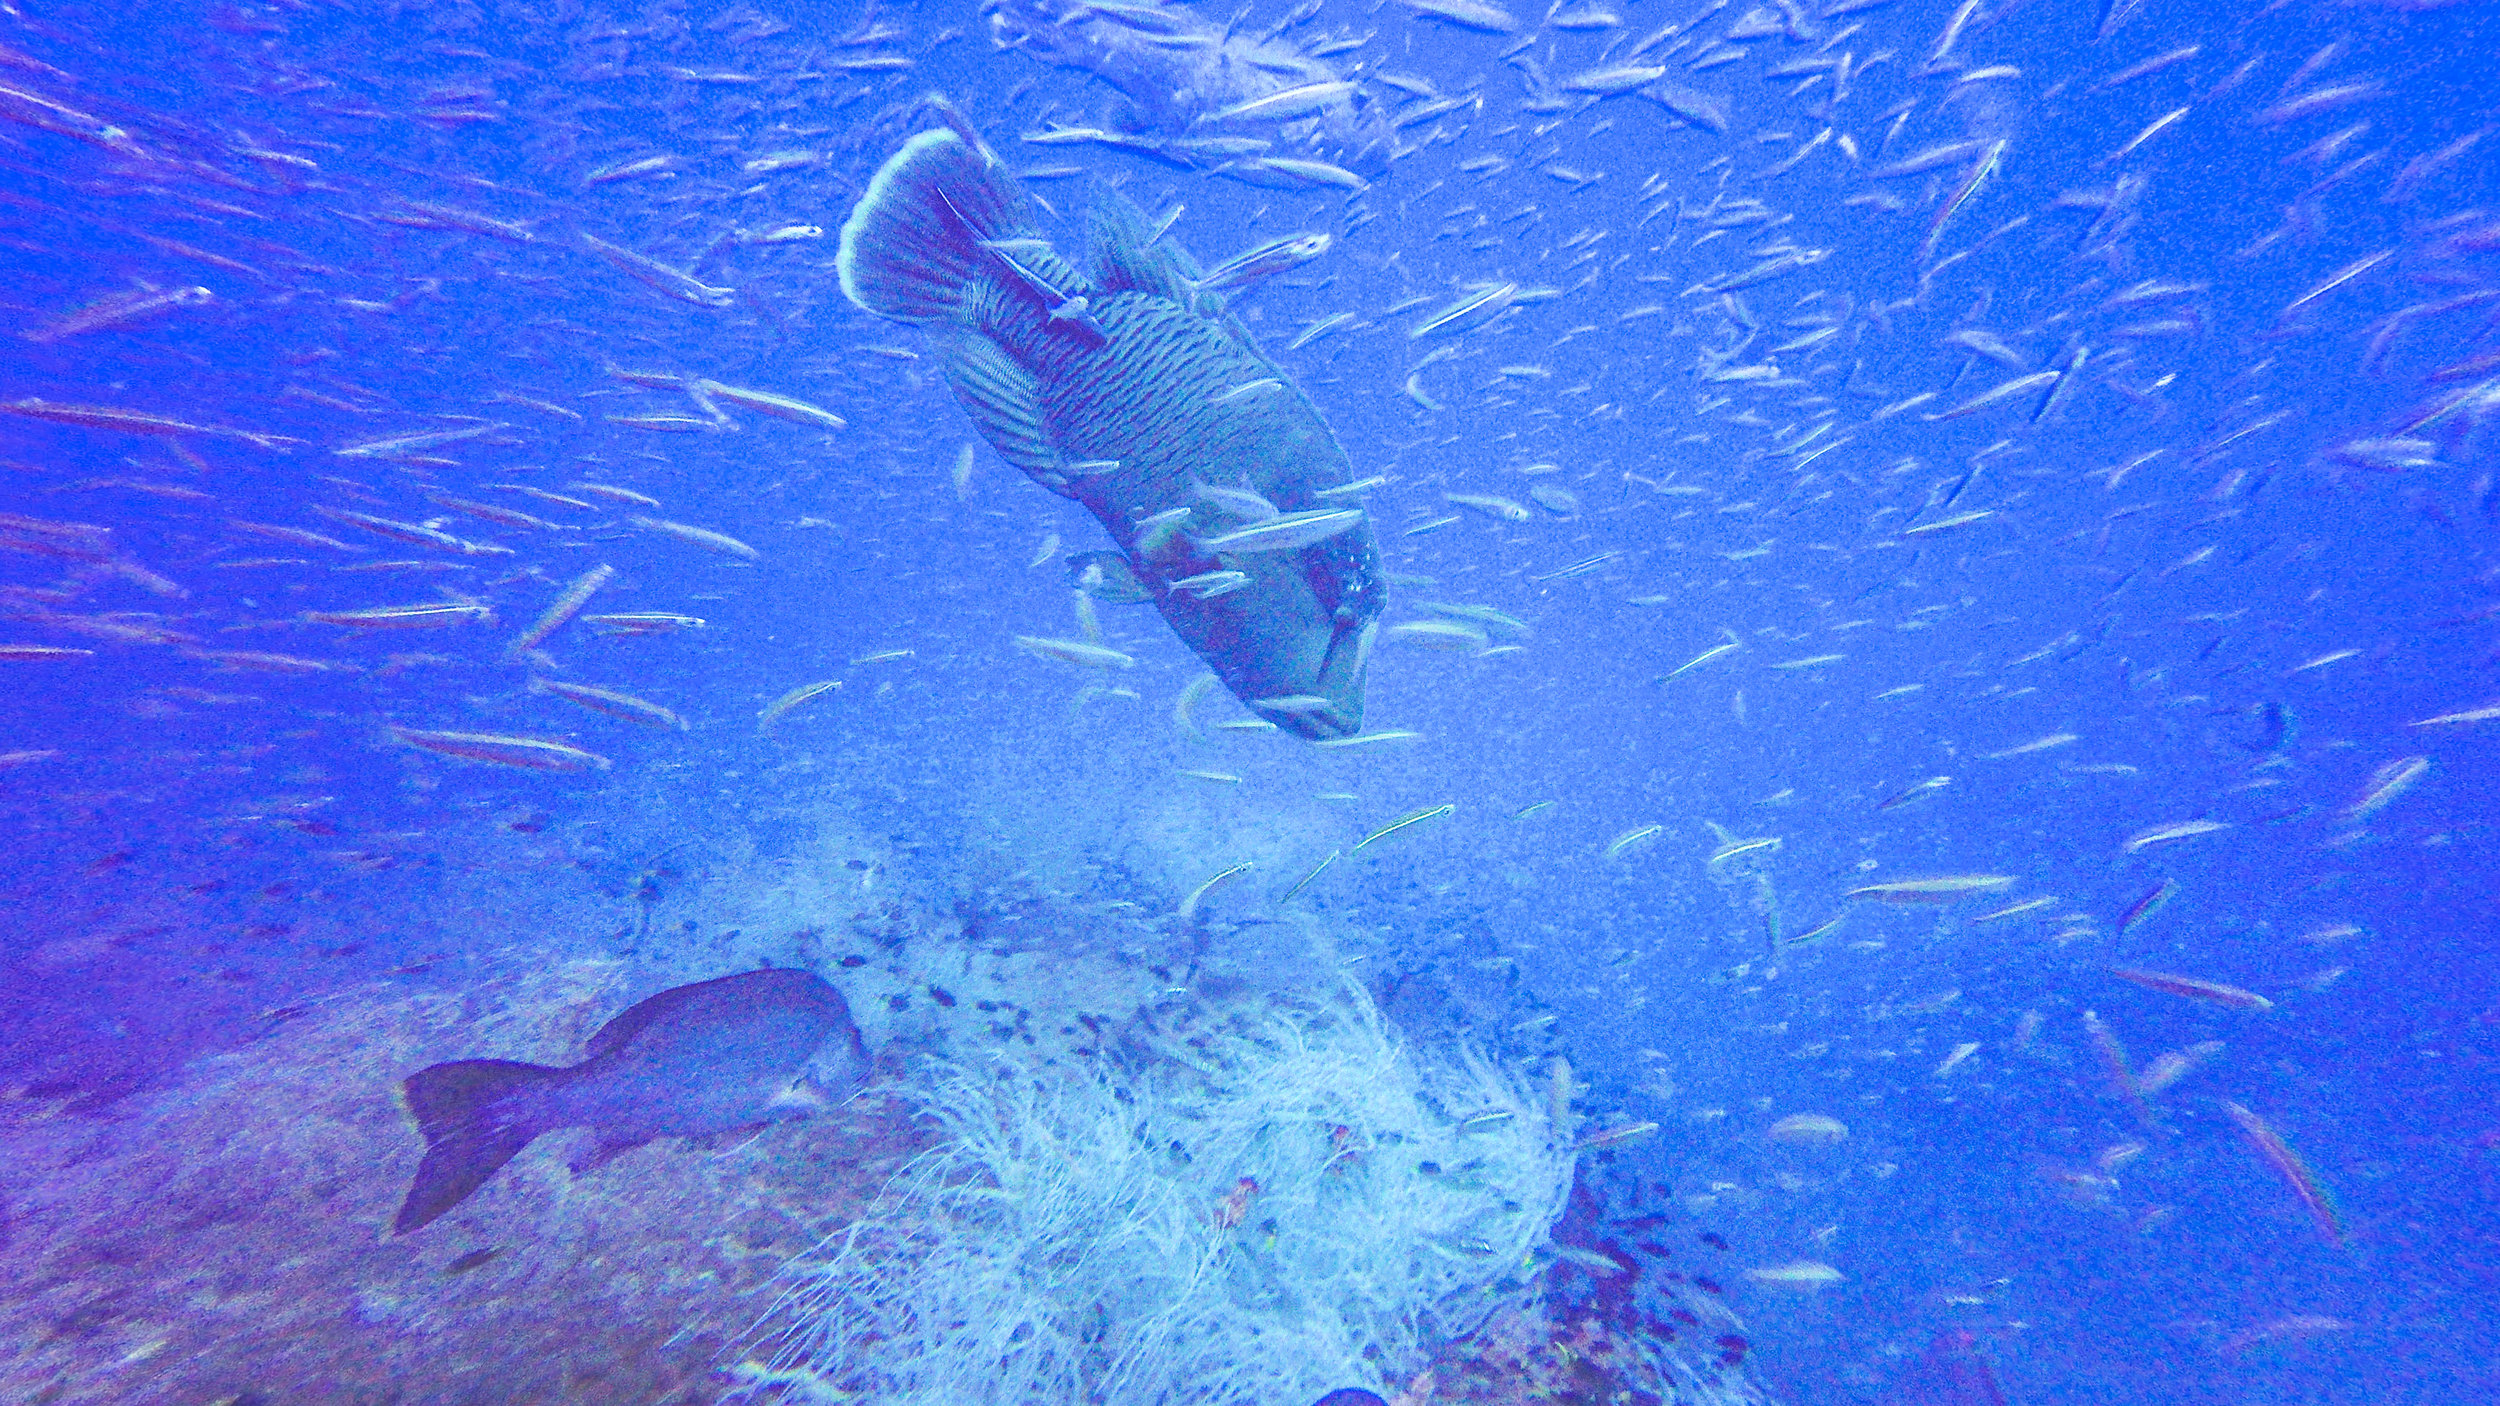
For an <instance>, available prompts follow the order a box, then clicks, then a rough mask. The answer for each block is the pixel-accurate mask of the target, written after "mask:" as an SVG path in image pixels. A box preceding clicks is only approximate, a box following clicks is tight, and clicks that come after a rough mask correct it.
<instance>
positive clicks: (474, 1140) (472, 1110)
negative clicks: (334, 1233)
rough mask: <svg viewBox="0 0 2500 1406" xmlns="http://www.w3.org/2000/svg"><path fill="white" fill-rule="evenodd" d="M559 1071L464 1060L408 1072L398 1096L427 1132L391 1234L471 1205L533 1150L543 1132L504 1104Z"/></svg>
mask: <svg viewBox="0 0 2500 1406" xmlns="http://www.w3.org/2000/svg"><path fill="white" fill-rule="evenodd" d="M560 1072H561V1071H559V1070H555V1069H551V1068H549V1067H548V1066H546V1065H543V1064H523V1063H520V1062H519V1061H517V1060H509V1059H461V1060H454V1061H452V1062H451V1063H449V1064H437V1065H432V1066H429V1067H427V1068H424V1069H420V1070H418V1071H417V1072H416V1073H414V1074H411V1075H409V1076H408V1081H407V1082H406V1083H405V1084H403V1085H401V1086H400V1092H401V1095H402V1097H403V1098H404V1099H405V1100H406V1102H407V1105H408V1111H409V1113H411V1114H412V1115H414V1116H415V1118H416V1120H417V1131H419V1132H421V1133H423V1134H424V1135H425V1160H424V1161H423V1162H421V1163H419V1164H418V1166H417V1179H416V1182H415V1184H414V1185H412V1186H410V1187H409V1188H408V1199H407V1200H405V1201H403V1202H401V1203H400V1206H399V1215H398V1216H397V1217H395V1218H394V1219H393V1220H392V1221H391V1233H392V1234H394V1235H405V1234H407V1233H408V1232H409V1231H412V1230H415V1229H417V1228H418V1227H419V1226H422V1225H424V1224H426V1223H427V1222H429V1221H431V1220H433V1219H434V1218H435V1217H437V1216H439V1215H441V1214H443V1213H444V1212H445V1211H448V1210H450V1209H451V1208H452V1207H454V1206H457V1205H459V1204H460V1203H461V1202H462V1201H465V1200H467V1199H468V1196H469V1193H470V1192H473V1191H475V1190H477V1189H478V1188H479V1187H481V1186H484V1185H485V1184H486V1179H487V1178H488V1177H491V1176H493V1175H494V1174H495V1173H496V1172H497V1171H499V1170H501V1169H502V1167H503V1164H504V1163H506V1162H509V1161H511V1160H512V1159H513V1158H514V1157H515V1156H518V1155H519V1154H520V1151H521V1149H522V1148H524V1147H527V1146H529V1143H530V1139H531V1138H534V1137H536V1136H538V1134H539V1132H540V1131H541V1130H540V1129H539V1128H537V1127H535V1126H531V1125H529V1123H528V1121H527V1120H518V1121H516V1120H515V1119H514V1117H513V1113H514V1112H515V1110H513V1109H512V1108H510V1107H508V1106H507V1105H506V1100H507V1099H508V1098H509V1097H510V1096H511V1095H512V1094H514V1093H517V1092H519V1091H521V1090H522V1089H526V1088H528V1087H529V1086H531V1085H533V1084H536V1083H538V1082H539V1081H540V1080H542V1079H545V1078H546V1077H547V1076H549V1075H551V1074H556V1073H560Z"/></svg>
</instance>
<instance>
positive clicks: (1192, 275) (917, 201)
mask: <svg viewBox="0 0 2500 1406" xmlns="http://www.w3.org/2000/svg"><path fill="white" fill-rule="evenodd" d="M948 116H949V119H950V124H951V125H950V128H949V129H946V130H938V131H930V132H923V133H921V134H920V135H918V136H915V137H913V138H911V139H910V140H909V141H907V142H905V143H904V144H903V147H902V149H901V150H900V151H898V152H896V153H895V154H894V156H893V157H892V158H891V159H889V160H888V161H887V162H886V163H885V165H884V166H883V167H882V168H881V169H879V170H878V172H877V174H876V177H875V179H874V180H872V181H871V182H870V183H869V186H868V190H867V193H866V194H864V195H862V196H861V197H860V200H859V204H858V205H857V206H856V207H854V208H853V209H852V211H851V216H850V219H849V220H848V221H847V222H846V223H845V224H844V225H843V226H842V248H841V255H840V264H839V267H840V270H841V276H842V290H843V292H844V293H846V294H848V295H849V297H850V299H851V301H852V302H854V303H856V304H858V305H859V306H860V307H862V308H864V309H866V310H867V311H869V312H872V313H875V314H877V315H879V316H882V317H888V318H893V319H895V320H897V321H900V322H908V323H914V324H917V325H919V326H920V327H922V328H924V329H926V330H927V331H928V332H929V334H930V335H931V337H932V338H933V339H934V340H935V341H936V342H937V344H938V348H939V350H940V354H941V356H942V359H943V362H944V365H945V368H946V377H947V380H948V382H949V383H950V384H951V385H952V386H953V387H954V390H955V398H956V400H957V401H959V402H960V403H961V404H962V405H963V407H964V410H965V412H966V413H967V414H969V415H970V416H971V417H972V420H973V423H974V424H975V425H976V426H977V427H978V428H979V429H980V431H981V433H982V435H983V437H984V438H986V439H988V441H989V442H990V444H991V445H992V446H993V447H994V448H996V449H997V450H998V452H999V454H1000V456H1001V457H1003V458H1005V459H1006V460H1007V461H1008V462H1009V463H1011V464H1014V465H1015V466H1016V467H1018V468H1020V469H1022V470H1024V471H1025V473H1026V474H1028V475H1030V476H1031V477H1032V478H1033V479H1034V480H1035V481H1036V482H1039V483H1041V484H1042V485H1043V486H1044V487H1046V488H1049V489H1050V490H1051V491H1053V492H1055V493H1058V494H1060V495H1062V496H1064V497H1068V498H1072V499H1074V500H1076V501H1077V502H1079V503H1082V504H1084V505H1085V506H1086V507H1087V508H1088V509H1090V510H1092V512H1093V514H1094V516H1095V517H1096V518H1097V519H1098V520H1099V521H1100V522H1101V523H1102V525H1103V528H1104V530H1106V531H1108V532H1109V533H1110V534H1111V538H1112V540H1113V541H1114V542H1117V543H1118V544H1119V546H1120V548H1121V550H1122V552H1123V553H1124V554H1125V558H1126V561H1127V563H1128V565H1129V568H1130V570H1131V571H1132V573H1133V574H1134V575H1135V577H1136V579H1137V582H1138V584H1139V586H1140V587H1142V589H1143V590H1144V592H1145V594H1147V595H1148V596H1150V597H1151V598H1152V599H1153V601H1154V603H1155V606H1156V608H1157V609H1159V610H1160V611H1161V612H1162V613H1163V618H1164V620H1165V621H1166V622H1168V623H1169V624H1170V625H1171V627H1172V630H1173V632H1174V633H1175V634H1177V635H1179V636H1180V637H1181V639H1182V641H1183V642H1185V643H1186V644H1188V645H1189V647H1190V648H1191V649H1193V650H1196V651H1197V653H1198V655H1199V657H1200V658H1202V659H1204V660H1205V661H1206V662H1207V665H1208V667H1209V668H1211V669H1213V670H1214V671H1215V675H1216V677H1217V678H1219V679H1221V680H1222V681H1223V683H1224V686H1225V687H1227V688H1229V689H1231V690H1232V691H1233V694H1234V695H1235V696H1236V697H1238V698H1240V699H1241V700H1242V701H1243V702H1244V703H1245V704H1248V705H1250V706H1251V707H1253V708H1254V709H1255V708H1257V707H1258V706H1259V705H1258V700H1278V699H1293V700H1295V703H1294V706H1293V707H1292V708H1291V709H1289V710H1279V711H1274V712H1272V713H1270V714H1269V716H1270V717H1271V720H1272V721H1274V722H1275V723H1277V724H1278V725H1279V726H1281V727H1284V728H1287V729H1289V730H1291V731H1293V732H1295V733H1297V734H1299V735H1301V736H1303V737H1306V738H1310V739H1313V740H1325V739H1328V738H1336V737H1345V736H1350V735H1352V734H1353V733H1355V732H1357V731H1358V730H1360V728H1361V726H1362V721H1363V671H1364V664H1365V661H1366V658H1367V656H1368V655H1369V653H1370V649H1371V643H1372V639H1373V637H1374V635H1375V634H1376V633H1377V630H1378V623H1377V622H1378V619H1379V616H1380V612H1381V608H1382V606H1383V605H1384V604H1385V603H1386V597H1387V592H1386V588H1385V587H1384V585H1383V583H1382V577H1381V570H1380V559H1379V551H1378V549H1377V547H1376V546H1375V545H1374V543H1373V539H1372V532H1371V525H1370V523H1369V522H1368V521H1367V520H1365V519H1364V518H1363V517H1362V515H1361V514H1360V513H1359V512H1349V511H1347V510H1346V507H1345V505H1344V504H1342V503H1338V502H1333V501H1330V500H1328V499H1325V498H1322V497H1320V496H1319V494H1320V492H1321V491H1322V490H1325V489H1329V488H1333V487H1338V486H1341V485H1343V484H1346V483H1348V482H1350V481H1352V479H1353V478H1354V473H1353V468H1352V465H1351V464H1350V463H1349V461H1348V460H1347V458H1346V454H1345V450H1344V449H1342V448H1340V447H1339V446H1338V444H1337V439H1336V436H1335V435H1334V434H1332V433H1331V432H1330V431H1329V428H1328V424H1327V422H1326V421H1325V420H1323V419H1321V418H1320V414H1319V411H1318V410H1317V409H1316V408H1315V407H1313V406H1312V404H1311V402H1310V400H1309V399H1308V398H1306V397H1305V396H1304V395H1303V394H1302V392H1301V391H1300V390H1299V389H1298V388H1296V387H1295V386H1294V385H1293V384H1292V382H1291V381H1290V380H1289V379H1288V378H1287V377H1286V375H1285V373H1284V371H1283V369H1282V368H1280V367H1278V366H1277V365H1276V364H1275V363H1274V362H1271V361H1269V360H1268V359H1267V358H1266V357H1265V356H1263V355H1261V354H1260V352H1259V350H1258V348H1257V347H1255V346H1253V345H1252V343H1251V340H1250V335H1249V333H1248V331H1247V330H1246V329H1244V328H1243V327H1242V325H1241V323H1240V322H1239V321H1238V320H1237V319H1235V318H1234V317H1233V316H1231V315H1230V314H1229V313H1227V312H1226V311H1225V310H1224V303H1223V300H1222V299H1221V298H1219V297H1217V296H1216V295H1214V294H1213V293H1210V292H1203V291H1199V290H1198V288H1197V287H1196V286H1195V285H1197V283H1198V282H1199V280H1200V278H1201V274H1200V270H1199V268H1198V266H1197V264H1196V262H1195V261H1194V260H1192V259H1191V258H1190V257H1189V256H1188V255H1187V254H1185V253H1183V252H1181V251H1180V250H1179V249H1177V248H1175V247H1174V246H1173V245H1172V244H1170V243H1169V242H1160V243H1159V242H1157V241H1156V240H1155V238H1154V233H1153V231H1152V229H1151V228H1149V227H1148V225H1147V223H1146V220H1145V217H1144V216H1143V215H1142V214H1141V213H1140V212H1139V211H1138V209H1137V207H1136V206H1134V205H1132V204H1131V203H1129V202H1128V201H1127V200H1126V199H1124V198H1122V197H1120V196H1118V195H1117V194H1113V193H1108V192H1106V193H1104V195H1103V198H1101V199H1100V200H1098V201H1097V203H1096V206H1095V210H1094V217H1093V225H1092V250H1091V252H1092V257H1093V264H1094V270H1093V273H1092V274H1091V275H1090V276H1089V275H1087V274H1085V273H1081V272H1079V271H1078V270H1077V269H1076V268H1075V267H1074V266H1073V265H1071V264H1069V263H1068V262H1067V261H1065V260H1064V259H1062V258H1060V257H1059V255H1058V254H1057V253H1056V252H1055V251H1054V250H1053V249H1052V248H1051V247H1050V245H1049V243H1048V242H1047V241H1046V240H1044V239H1043V238H1042V236H1041V231H1040V228H1039V226H1038V225H1037V224H1036V223H1035V222H1034V219H1033V216H1032V213H1031V210H1030V207H1029V206H1028V204H1027V202H1026V199H1025V196H1024V192H1023V190H1022V188H1021V187H1020V186H1019V185H1018V184H1017V182H1016V180H1015V177H1014V176H1013V175H1012V174H1011V173H1010V172H1009V171H1008V170H1007V168H1006V167H1005V165H1004V164H1002V163H1001V162H1000V161H999V159H998V156H997V154H996V153H995V152H993V151H991V150H990V149H989V147H988V146H987V145H986V144H984V143H983V142H981V140H980V138H979V137H978V136H976V135H974V134H973V133H972V132H971V130H970V128H969V127H968V126H965V125H963V124H962V123H961V120H960V118H958V117H956V116H955V115H954V114H953V113H952V111H951V109H949V110H948ZM1218 486H1220V487H1221V488H1223V489H1235V490H1246V491H1237V492H1229V493H1227V492H1216V493H1210V492H1209V490H1210V488H1213V487H1218ZM1270 508H1272V509H1273V510H1274V516H1272V517H1270V516H1267V515H1266V510H1267V509H1270ZM1232 572H1237V573H1240V574H1241V575H1242V576H1243V577H1246V578H1247V579H1246V580H1244V581H1241V582H1239V583H1235V582H1234V580H1233V579H1232V578H1231V577H1230V576H1227V577H1224V578H1223V580H1224V582H1225V585H1226V587H1227V588H1226V589H1224V590H1222V591H1221V592H1215V593H1209V592H1207V591H1205V590H1201V589H1186V588H1176V583H1183V582H1195V581H1204V580H1206V579H1208V578H1210V576H1211V575H1212V574H1213V573H1232Z"/></svg>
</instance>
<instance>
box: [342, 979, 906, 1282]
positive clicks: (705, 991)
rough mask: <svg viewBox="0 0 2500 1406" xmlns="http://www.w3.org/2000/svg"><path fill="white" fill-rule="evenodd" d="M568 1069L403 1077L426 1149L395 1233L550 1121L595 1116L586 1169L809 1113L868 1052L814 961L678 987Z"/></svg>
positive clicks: (444, 1070) (443, 1070)
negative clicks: (656, 1146)
mask: <svg viewBox="0 0 2500 1406" xmlns="http://www.w3.org/2000/svg"><path fill="white" fill-rule="evenodd" d="M583 1055H584V1058H583V1060H582V1062H581V1063H579V1064H576V1065H572V1066H570V1067H563V1068H559V1067H554V1066H549V1065H544V1064H523V1063H521V1062H519V1061H517V1060H509V1059H462V1060H454V1061H452V1062H451V1063H449V1064H437V1065H432V1066H429V1067H427V1068H424V1069H420V1070H418V1071H417V1072H416V1073H414V1074H412V1075H410V1076H408V1080H407V1082H406V1083H405V1084H404V1085H402V1086H401V1092H402V1095H403V1097H404V1098H405V1099H406V1101H407V1106H408V1111H409V1112H410V1113H411V1114H413V1115H414V1116H415V1118H416V1120H417V1129H418V1131H419V1132H421V1133H423V1134H424V1135H425V1160H424V1161H423V1162H421V1163H419V1164H418V1167H417V1176H416V1182H415V1184H414V1185H412V1186H410V1187H409V1189H408V1199H407V1200H406V1201H404V1202H402V1203H401V1205H400V1208H399V1215H398V1216H397V1217H396V1218H395V1219H394V1220H393V1221H392V1222H391V1231H392V1233H393V1234H397V1235H405V1234H407V1233H408V1232H410V1231H412V1230H415V1229H417V1228H419V1227H420V1226H423V1225H425V1224H427V1223H428V1222H430V1221H432V1220H434V1219H435V1218H436V1217H438V1216H440V1215H442V1214H443V1213H444V1212H445V1211H448V1210H450V1209H451V1208H452V1207H454V1206H457V1205H459V1204H460V1203H461V1202H462V1201H464V1200H467V1199H468V1197H469V1194H470V1193H471V1192H473V1191H475V1190H477V1189H478V1188H479V1187H481V1186H483V1185H485V1184H486V1181H487V1179H488V1178H489V1177H492V1176H493V1175H494V1174H495V1173H496V1172H497V1171H499V1170H501V1169H502V1167H503V1165H504V1164H505V1163H506V1162H509V1161H511V1160H512V1159H513V1158H514V1157H516V1156H518V1155H519V1154H520V1151H521V1149H522V1148H524V1147H527V1146H529V1145H530V1142H531V1141H532V1140H533V1139H535V1138H536V1137H538V1136H539V1135H540V1134H541V1133H550V1132H554V1131H555V1130H557V1129H559V1128H577V1127H586V1128H590V1129H592V1130H593V1131H594V1132H595V1133H596V1134H597V1135H598V1141H597V1142H596V1143H595V1144H594V1145H593V1146H592V1147H591V1149H590V1151H589V1152H588V1153H587V1154H585V1155H584V1156H583V1157H582V1158H580V1159H579V1160H578V1161H577V1162H576V1164H575V1169H576V1170H577V1171H587V1170H589V1169H590V1168H592V1167H596V1166H598V1165H599V1164H601V1163H603V1162H605V1161H607V1160H608V1159H609V1158H611V1157H614V1156H616V1155H617V1154H618V1153H620V1152H624V1151H626V1150H628V1149H630V1148H635V1147H640V1146H641V1145H642V1144H644V1143H646V1142H649V1141H651V1140H652V1139H653V1138H657V1137H703V1136H707V1135H709V1134H712V1133H724V1132H728V1131H730V1130H731V1129H734V1128H743V1127H751V1126H754V1125H757V1124H761V1123H770V1122H777V1121H780V1120H782V1119H786V1118H794V1117H801V1116H804V1115H806V1114H808V1113H811V1112H816V1111H818V1110H821V1109H824V1108H827V1107H830V1106H832V1105H833V1104H835V1103H838V1102H840V1101H841V1100H842V1099H844V1098H847V1097H849V1096H850V1095H851V1093H852V1092H853V1091H855V1090H856V1089H857V1088H858V1087H859V1083H860V1080H861V1079H862V1078H864V1077H865V1076H866V1074H867V1072H868V1052H867V1050H866V1048H865V1047H864V1046H863V1045H862V1044H861V1043H860V1038H859V1027H858V1026H856V1025H853V1024H852V1023H851V1011H850V1007H849V1006H848V1005H846V1004H845V1003H844V1002H843V1000H842V993H841V992H839V991H836V990H835V989H834V988H833V985H832V984H831V983H830V982H827V981H826V980H825V979H824V978H823V977H820V976H817V975H815V974H813V973H810V972H803V971H793V970H787V969H782V970H773V971H755V972H742V973H740V974H738V975H736V976H724V977H719V978H716V979H714V980H711V981H698V982H695V983H694V984H692V985H690V986H676V987H671V988H670V989H668V990H666V991H662V992H660V993H659V994H658V995H655V996H650V997H647V998H645V999H644V1000H641V1001H639V1002H636V1003H635V1004H634V1005H632V1006H630V1007H628V1008H627V1009H626V1010H625V1011H624V1012H623V1013H621V1014H619V1015H618V1016H617V1017H616V1018H615V1019H613V1020H610V1021H609V1022H608V1023H607V1024H605V1025H602V1026H600V1027H599V1029H598V1032H597V1033H596V1034H593V1035H592V1036H591V1037H590V1040H589V1042H588V1044H587V1045H586V1046H585V1047H584V1050H583Z"/></svg>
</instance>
